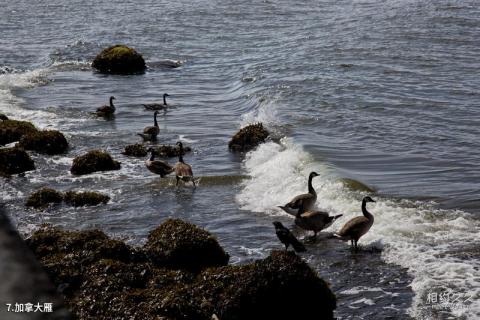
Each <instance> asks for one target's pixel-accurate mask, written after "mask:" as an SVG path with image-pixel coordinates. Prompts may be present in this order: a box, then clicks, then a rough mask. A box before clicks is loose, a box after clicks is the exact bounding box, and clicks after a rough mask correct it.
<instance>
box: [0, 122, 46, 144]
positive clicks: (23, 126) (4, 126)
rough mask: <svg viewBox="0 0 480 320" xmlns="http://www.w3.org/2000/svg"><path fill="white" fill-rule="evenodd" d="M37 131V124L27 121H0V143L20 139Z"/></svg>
mask: <svg viewBox="0 0 480 320" xmlns="http://www.w3.org/2000/svg"><path fill="white" fill-rule="evenodd" d="M36 131H37V129H36V128H35V126H34V125H33V124H31V123H30V122H27V121H17V120H4V121H0V145H5V144H8V143H12V142H15V141H19V140H20V139H21V138H22V137H23V136H24V135H26V134H30V133H34V132H36Z"/></svg>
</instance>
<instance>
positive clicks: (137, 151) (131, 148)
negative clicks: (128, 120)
mask: <svg viewBox="0 0 480 320" xmlns="http://www.w3.org/2000/svg"><path fill="white" fill-rule="evenodd" d="M122 153H123V154H124V155H126V156H131V157H145V156H146V155H147V148H145V146H144V145H143V144H141V143H137V144H131V145H128V146H126V147H125V150H123V152H122Z"/></svg>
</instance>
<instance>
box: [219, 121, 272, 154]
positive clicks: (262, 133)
mask: <svg viewBox="0 0 480 320" xmlns="http://www.w3.org/2000/svg"><path fill="white" fill-rule="evenodd" d="M268 136H269V132H268V131H267V130H266V129H265V128H264V127H263V124H262V123H256V124H251V125H248V126H246V127H244V128H242V129H240V131H238V132H237V133H236V134H235V135H234V136H233V137H232V139H231V140H230V142H229V143H228V148H229V149H230V150H232V151H242V152H246V151H249V150H252V149H253V148H255V147H256V146H258V145H259V144H260V143H263V142H265V140H266V139H267V138H268Z"/></svg>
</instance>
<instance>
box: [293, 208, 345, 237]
mask: <svg viewBox="0 0 480 320" xmlns="http://www.w3.org/2000/svg"><path fill="white" fill-rule="evenodd" d="M341 216H343V214H339V215H336V216H330V215H329V214H328V212H323V211H303V208H301V209H300V210H299V211H298V213H297V215H296V216H295V224H296V225H297V226H299V227H300V228H302V229H303V230H309V231H313V232H314V235H313V238H314V239H316V238H317V233H318V232H320V231H322V230H323V229H326V228H328V227H330V226H331V225H332V223H333V222H334V221H335V220H337V219H338V218H340V217H341Z"/></svg>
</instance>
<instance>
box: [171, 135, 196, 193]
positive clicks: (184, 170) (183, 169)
mask: <svg viewBox="0 0 480 320" xmlns="http://www.w3.org/2000/svg"><path fill="white" fill-rule="evenodd" d="M177 145H178V146H179V148H180V152H179V155H178V162H177V163H176V164H175V166H174V167H173V170H174V171H175V176H176V178H177V185H178V181H179V180H182V181H185V182H187V181H192V183H193V185H194V186H196V185H195V180H194V179H193V171H192V167H191V166H190V165H189V164H187V163H185V162H184V161H183V144H182V143H181V142H180V141H179V142H177Z"/></svg>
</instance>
